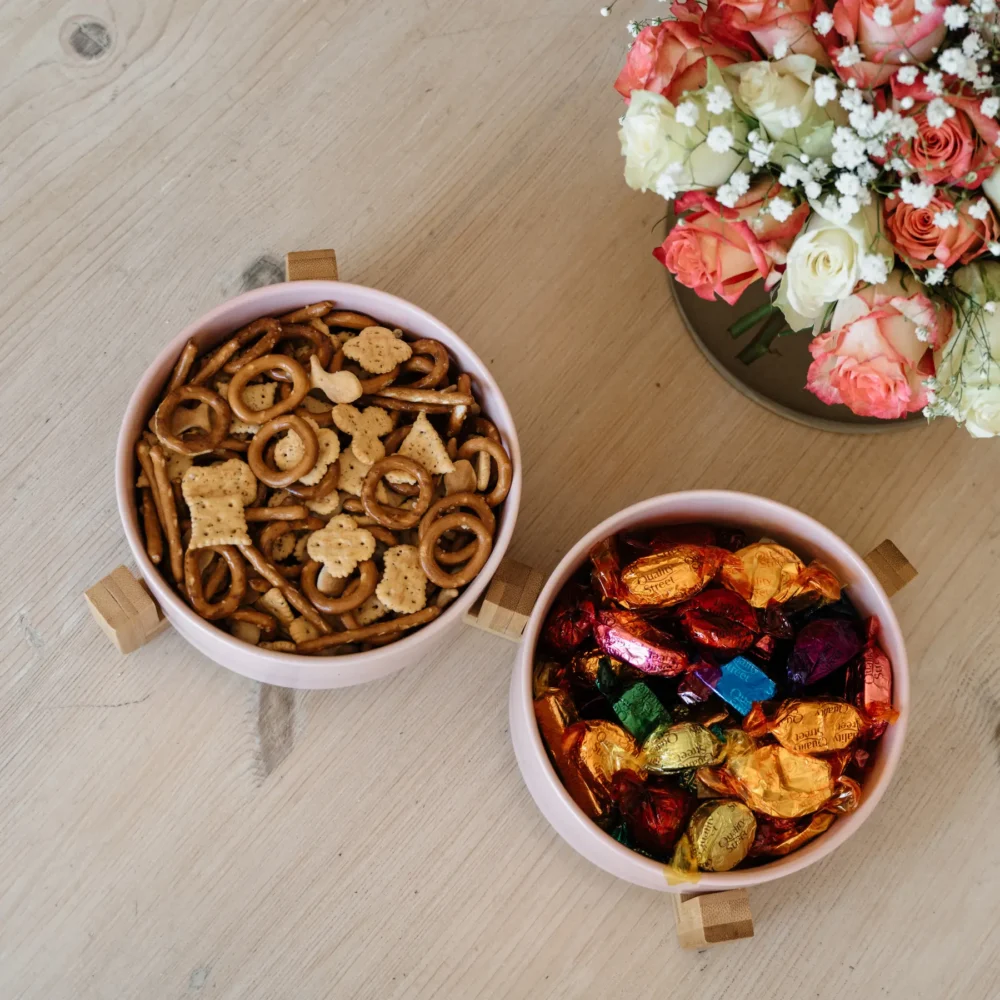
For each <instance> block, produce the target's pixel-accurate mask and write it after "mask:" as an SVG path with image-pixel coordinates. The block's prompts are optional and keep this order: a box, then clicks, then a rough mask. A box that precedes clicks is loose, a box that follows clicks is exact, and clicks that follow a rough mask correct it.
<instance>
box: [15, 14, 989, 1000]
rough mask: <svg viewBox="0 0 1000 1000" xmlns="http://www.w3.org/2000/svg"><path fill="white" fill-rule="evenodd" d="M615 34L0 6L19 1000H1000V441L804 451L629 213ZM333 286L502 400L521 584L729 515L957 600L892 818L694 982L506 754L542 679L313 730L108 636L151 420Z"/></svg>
mask: <svg viewBox="0 0 1000 1000" xmlns="http://www.w3.org/2000/svg"><path fill="white" fill-rule="evenodd" d="M598 6H599V2H598V0H507V2H506V3H486V2H485V0H479V2H465V3H463V2H461V0H420V2H418V0H412V2H411V0H408V2H407V3H405V4H403V3H393V2H390V0H383V2H371V3H364V2H361V0H305V2H293V0H287V2H275V0H268V2H265V0H244V2H237V0H215V2H212V3H204V2H203V0H173V2H171V3H152V2H147V3H139V2H138V0H92V2H89V3H88V4H87V5H85V7H84V6H82V5H81V7H75V6H73V5H67V4H64V3H59V2H54V0H52V2H49V0H37V2H34V3H28V2H26V0H7V2H6V3H3V4H0V123H2V127H0V147H2V156H0V190H2V201H0V212H2V218H3V225H2V228H0V260H2V262H3V263H2V272H3V281H2V282H0V321H2V325H0V336H2V344H3V356H2V366H0V371H2V375H3V377H2V380H0V394H2V403H3V413H4V415H5V425H4V433H3V437H2V442H0V491H2V496H3V509H4V511H5V529H6V530H5V538H4V551H3V567H4V574H3V577H4V586H3V589H2V593H0V620H2V621H3V623H4V630H5V631H4V635H5V645H4V656H3V658H2V661H0V670H2V675H0V997H2V998H3V1000H8V998H11V1000H13V998H45V1000H59V998H72V1000H78V998H114V1000H122V998H131V997H136V998H139V997H141V998H144V1000H145V998H161V997H163V998H171V997H185V998H190V997H200V996H211V997H214V998H269V1000H270V998H284V997H289V998H296V1000H306V998H314V997H315V998H319V997H338V998H339V997H352V996H358V997H377V998H379V1000H390V998H397V997H417V998H427V997H432V996H433V997H461V998H466V997H475V996H485V997H532V998H536V997H607V996H622V997H630V998H631V997H650V998H657V1000H660V998H663V997H670V998H671V1000H684V998H702V997H730V996H732V997H739V998H741V1000H757V998H759V1000H765V998H767V1000H771V998H785V997H810V998H813V997H818V998H824V1000H825V998H842V997H844V996H854V997H863V998H868V997H879V998H881V997H899V998H906V1000H915V998H928V1000H938V998H950V997H960V998H962V1000H991V998H996V997H997V996H998V995H1000V861H998V853H997V830H998V829H1000V784H998V782H997V768H998V764H1000V671H998V670H997V663H998V660H1000V622H998V617H1000V616H998V612H997V593H998V590H1000V518H998V513H997V511H998V505H997V493H998V486H1000V444H998V443H996V442H992V443H991V442H983V441H973V440H971V439H970V438H968V437H967V435H966V434H965V432H964V431H961V430H958V429H956V428H954V427H953V426H952V425H950V424H946V423H942V424H940V425H937V426H933V427H930V428H929V429H926V430H924V429H921V430H915V431H908V432H905V433H900V434H892V435H884V436H876V437H871V438H868V437H855V436H840V435H834V434H829V433H824V432H820V431H815V430H811V429H808V428H804V427H800V426H797V425H795V424H792V423H788V422H785V421H783V420H781V419H780V418H778V417H776V416H774V415H772V414H771V413H768V412H766V411H765V410H763V409H760V408H758V407H757V406H755V405H754V404H753V403H751V402H749V401H748V400H746V399H744V398H743V397H742V396H741V395H740V394H739V393H737V392H736V391H734V390H733V389H732V388H730V387H729V386H728V385H727V384H726V383H725V382H724V381H723V380H722V379H720V378H719V377H718V376H717V375H716V374H715V373H714V372H713V371H712V370H711V369H710V367H709V366H708V364H707V362H706V361H705V360H704V359H703V358H702V356H701V355H700V353H699V352H698V350H697V349H696V348H695V347H694V346H693V344H692V343H691V342H690V340H689V339H688V336H687V334H686V333H685V332H684V330H683V328H682V325H681V324H680V322H679V321H678V318H677V314H676V311H675V309H674V307H673V305H672V303H671V301H670V299H669V296H668V292H667V282H666V278H665V275H664V272H663V270H662V268H661V267H660V265H659V264H658V263H656V261H654V260H653V258H652V257H651V256H650V249H651V247H652V246H653V244H654V242H655V232H654V231H655V229H656V226H657V223H658V221H659V219H660V218H661V217H662V215H663V206H662V204H660V203H658V201H657V199H656V198H655V197H654V196H652V195H649V196H640V195H637V194H633V193H632V192H630V191H629V190H628V189H627V188H626V187H625V185H624V183H623V182H622V180H621V164H620V161H619V155H618V149H617V140H616V137H615V131H616V117H617V116H618V115H619V114H620V112H621V107H620V104H619V102H618V99H617V96H616V95H615V93H614V91H613V90H612V89H611V82H612V80H613V78H614V75H615V73H616V72H617V69H618V64H619V61H620V59H621V56H622V54H623V52H624V47H625V44H626V42H627V36H626V35H625V33H624V31H623V30H622V29H623V27H624V22H625V20H626V19H627V17H629V16H634V15H635V14H637V13H641V12H642V7H643V5H642V4H634V5H633V7H632V8H627V9H626V8H625V7H624V0H623V7H622V10H619V9H617V8H616V10H615V11H614V12H613V13H612V16H611V17H610V18H607V19H604V18H601V17H600V16H599V15H598V12H597V7H598ZM647 6H648V7H650V8H652V10H650V11H646V13H657V12H659V11H660V9H661V8H659V7H658V5H657V4H655V3H648V4H647ZM83 13H86V14H89V15H92V17H90V18H84V19H82V21H81V20H78V21H76V22H72V23H68V22H70V18H71V17H73V16H74V15H79V14H83ZM98 21H99V22H103V24H104V25H105V26H106V30H103V31H102V30H101V29H100V27H99V26H98V27H95V26H94V24H95V22H98ZM81 52H82V53H83V55H80V54H78V53H81ZM84 57H86V58H84ZM303 247H336V248H337V252H338V258H339V262H340V269H341V274H342V276H343V277H344V278H345V279H347V280H352V281H357V282H360V283H363V284H370V285H375V286H378V287H380V288H384V289H386V290H388V291H391V292H395V293H397V294H399V295H402V296H404V297H406V298H409V299H412V300H413V301H415V302H417V303H419V304H420V305H422V306H424V307H425V308H426V309H428V310H430V311H431V312H433V313H435V314H436V315H437V316H439V317H441V319H443V320H444V321H445V322H447V323H448V324H450V325H451V326H452V327H453V328H454V329H455V330H457V331H459V332H460V333H461V334H462V335H463V336H464V337H465V338H466V339H467V340H468V341H469V342H470V343H471V344H472V346H473V347H474V348H475V349H476V350H477V351H478V352H479V353H480V354H481V355H482V357H483V358H484V359H485V360H486V361H487V362H488V363H489V364H490V365H491V366H492V368H493V371H494V373H495V374H496V376H497V379H498V381H499V382H500V385H501V386H502V387H503V389H504V390H505V392H506V394H507V397H508V400H509V402H510V404H511V408H512V410H513V412H514V414H515V418H516V419H517V421H518V426H519V430H520V434H521V442H522V447H523V451H524V461H525V469H524V471H525V491H524V496H525V500H524V504H523V507H522V510H521V515H520V520H519V524H518V530H517V533H516V537H515V540H514V543H513V546H512V548H511V553H510V554H511V555H512V556H514V557H515V558H517V559H519V560H521V561H522V562H524V563H526V564H528V565H531V566H533V567H535V568H537V569H538V570H540V571H543V572H546V573H547V572H548V571H549V570H550V569H551V568H552V567H553V566H554V565H555V563H556V561H557V560H558V558H559V557H560V555H561V554H562V553H563V552H564V551H565V550H566V548H567V547H568V546H569V545H570V544H572V542H574V541H575V540H576V539H577V538H578V537H579V536H580V535H581V534H582V533H583V532H584V531H586V530H587V529H589V528H590V527H591V526H592V525H594V524H595V523H596V522H597V521H598V520H600V519H601V518H603V517H605V516H606V515H608V514H610V513H612V512H613V511H615V510H616V509H618V508H619V507H621V506H623V505H624V504H627V503H630V502H632V501H635V500H638V499H640V498H643V497H648V496H651V495H653V494H656V493H659V492H663V491H667V490H676V489H684V488H688V487H724V488H735V489H743V490H749V491H752V492H758V493H764V494H767V495H769V496H772V497H775V498H776V499H778V500H781V501H784V502H786V503H789V504H792V505H794V506H797V507H800V508H802V509H804V510H805V511H807V512H808V513H810V514H812V515H813V516H815V517H817V518H818V519H820V520H821V521H823V522H825V523H826V524H828V525H829V526H830V527H831V528H832V529H833V530H835V531H837V532H838V533H840V534H841V535H842V536H844V537H845V538H846V539H848V540H849V541H850V542H852V543H853V544H854V545H855V547H856V548H857V549H858V550H859V551H862V552H865V551H867V550H868V549H870V548H871V547H872V546H873V545H875V544H876V543H877V542H879V541H881V539H883V538H885V537H891V538H892V539H893V540H894V541H895V542H896V543H897V544H898V545H899V547H900V549H901V550H902V551H903V552H904V553H905V554H906V556H907V558H909V559H910V561H911V562H912V563H913V564H914V565H915V566H917V567H918V569H919V570H920V575H919V577H917V579H916V580H915V581H914V582H913V583H911V584H910V585H909V586H907V587H906V589H905V590H904V591H902V592H900V594H898V595H897V597H896V598H895V605H896V607H897V608H898V611H899V615H900V618H901V621H902V623H903V626H904V629H905V632H906V634H907V637H908V642H909V650H910V655H911V659H912V673H913V695H914V697H913V714H912V721H911V727H910V732H909V738H908V745H907V748H906V752H905V755H904V758H903V761H902V764H901V767H900V770H899V774H898V778H897V781H896V782H895V784H894V787H893V788H892V789H891V790H890V792H889V793H888V795H887V796H886V798H885V799H884V800H883V802H882V803H881V805H880V806H879V808H878V810H877V811H876V813H875V814H874V816H873V817H872V819H871V820H870V821H869V822H868V823H867V824H866V825H865V827H864V829H863V830H862V831H861V832H860V833H859V834H858V835H857V836H855V837H854V838H853V839H852V840H851V841H850V842H849V843H848V844H846V845H845V846H844V847H843V848H842V849H840V850H839V851H837V852H836V854H835V855H834V856H832V857H831V858H829V859H828V860H826V861H825V862H824V863H822V864H820V865H818V866H814V867H813V868H811V869H809V870H808V871H806V872H804V873H802V874H800V875H797V876H794V877H791V878H787V879H785V880H782V881H780V882H775V883H771V884H769V885H767V886H764V887H761V888H758V889H755V890H754V891H753V893H752V905H753V913H754V924H755V937H753V938H752V939H750V940H746V941H739V942H736V943H733V944H727V945H724V946H722V947H718V948H714V949H711V950H709V951H705V952H686V951H682V950H681V948H680V947H679V945H678V943H677V940H676V937H675V933H674V927H673V914H672V907H671V902H670V899H669V898H668V897H666V896H665V895H662V894H658V893H653V892H648V891H644V890H641V889H638V888H633V887H631V886H629V885H627V884H626V883H624V882H621V881H618V880H616V879H614V878H612V877H611V876H609V875H606V874H604V873H603V872H601V871H599V870H598V869H596V868H594V867H593V866H591V865H590V864H589V863H588V862H586V861H584V860H583V859H582V858H580V857H578V856H577V855H576V854H574V852H573V851H572V850H570V848H568V847H567V846H565V845H564V844H563V843H562V842H561V841H560V840H559V838H558V837H557V836H556V834H555V833H554V832H553V831H552V830H551V828H550V827H549V826H548V824H547V823H546V822H545V821H544V820H543V819H542V817H541V816H540V814H539V813H538V811H537V810H536V809H535V807H534V805H533V803H532V801H531V799H530V797H529V796H528V794H527V792H526V791H525V788H524V786H523V784H522V782H521V779H520V776H519V773H518V771H517V767H516V764H515V762H514V756H513V753H512V751H511V748H510V744H509V742H508V737H507V684H508V679H509V674H510V667H511V664H512V661H513V656H514V651H513V649H512V647H511V645H510V643H509V642H507V641H505V640H504V639H501V638H496V637H492V636H489V635H487V634H484V633H482V632H478V631H476V630H474V629H468V630H466V631H465V632H464V633H463V634H462V635H461V637H460V638H459V639H458V640H457V641H456V642H454V643H453V644H451V645H450V646H447V647H445V648H442V649H441V650H440V651H439V652H438V653H437V654H435V655H433V656H428V657H427V658H426V659H425V660H424V661H423V662H420V663H415V664H414V665H413V666H411V667H409V668H407V669H406V670H404V671H402V672H400V673H399V674H397V675H395V676H394V677H392V678H391V679H389V680H386V681H383V682H380V683H376V684H372V685H368V686H364V687H358V688H353V689H349V690H344V691H333V692H328V693H320V694H305V695H303V694H294V695H293V694H291V693H290V692H287V691H282V690H277V689H273V688H263V689H262V688H261V687H259V686H258V685H256V684H253V683H250V682H248V681H245V680H243V679H241V678H239V677H237V676H235V675H232V674H229V673H227V672H225V671H224V670H222V669H219V668H217V667H215V666H213V665H212V664H211V663H209V662H208V661H207V660H205V659H204V658H203V657H202V656H200V655H199V654H198V653H196V652H194V651H193V650H192V649H191V648H190V647H188V646H187V645H186V644H185V643H184V641H183V640H182V639H181V638H180V637H179V636H178V635H176V634H173V633H172V632H168V633H166V634H164V635H163V636H161V637H159V638H158V639H156V640H155V641H154V642H153V643H152V644H150V645H149V646H148V647H146V648H144V649H142V650H140V651H139V652H137V653H135V654H133V655H132V656H130V657H128V658H124V657H121V656H120V655H119V654H118V653H116V652H115V651H114V650H112V649H111V648H110V647H109V645H108V640H107V638H106V637H105V635H104V634H103V633H102V632H101V631H100V630H99V629H98V628H97V626H96V625H95V624H94V622H93V621H92V619H91V617H90V615H89V614H88V612H87V609H86V607H85V605H84V603H83V602H82V601H81V600H80V596H79V595H80V594H81V592H82V591H83V590H85V589H86V588H87V587H88V586H89V585H90V584H92V583H93V582H95V581H96V580H98V579H99V578H100V577H102V576H104V575H105V574H106V573H108V572H109V571H110V570H111V569H113V568H114V567H115V566H117V565H118V564H119V563H120V562H122V561H123V559H124V558H125V556H126V546H125V542H124V539H123V537H122V532H121V528H120V525H119V520H118V514H117V511H116V509H115V503H114V496H113V486H112V454H113V448H114V441H115V436H116V434H117V431H118V421H119V418H120V415H121V413H122V411H123V409H124V406H125V402H126V400H127V398H128V396H129V394H130V392H131V391H132V387H133V385H134V384H135V381H136V380H137V378H138V377H139V375H140V374H141V373H142V371H143V370H144V368H145V367H146V365H147V364H148V363H149V361H150V360H151V359H152V358H153V356H154V355H155V354H156V352H157V351H158V350H159V349H160V347H161V345H162V344H163V343H164V341H165V340H166V338H168V337H170V336H172V335H173V334H174V333H175V332H176V331H177V330H178V329H180V328H181V327H182V326H183V325H184V324H186V323H187V322H189V321H190V320H191V319H192V318H194V317H196V316H198V315H199V314H201V313H202V312H204V311H205V310H207V309H208V308H210V307H212V306H214V305H216V304H217V303H218V302H220V301H221V300H222V299H224V298H226V297H227V296H230V295H232V294H234V293H236V292H239V291H240V290H241V289H243V288H247V287H250V286H252V285H255V284H259V283H262V282H266V281H274V280H280V279H281V278H282V270H283V269H282V264H283V256H284V253H285V251H286V250H289V249H297V248H303Z"/></svg>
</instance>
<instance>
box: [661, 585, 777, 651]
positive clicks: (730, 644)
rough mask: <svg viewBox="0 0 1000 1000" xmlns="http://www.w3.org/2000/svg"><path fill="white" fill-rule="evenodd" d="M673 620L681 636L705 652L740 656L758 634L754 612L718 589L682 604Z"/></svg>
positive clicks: (722, 589)
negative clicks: (678, 624)
mask: <svg viewBox="0 0 1000 1000" xmlns="http://www.w3.org/2000/svg"><path fill="white" fill-rule="evenodd" d="M677 616H678V618H679V620H680V624H681V628H682V629H683V630H684V634H685V635H686V636H687V637H688V638H689V639H690V640H691V641H692V642H696V643H698V644H699V645H701V646H706V647H708V648H709V649H717V650H727V651H730V652H735V653H741V652H742V651H743V650H745V649H746V648H747V647H748V646H750V644H751V643H752V642H753V641H754V638H755V636H756V635H757V633H758V632H759V631H760V628H759V626H758V624H757V614H756V612H755V611H754V609H753V608H752V607H750V605H749V604H748V603H747V602H746V601H744V600H743V598H742V597H740V595H739V594H736V593H734V592H733V591H731V590H726V589H725V588H722V587H714V588H712V589H710V590H703V591H702V592H701V593H700V594H697V595H695V596H694V597H692V598H691V599H690V600H687V601H685V602H684V603H683V604H682V605H681V606H680V607H679V608H678V611H677Z"/></svg>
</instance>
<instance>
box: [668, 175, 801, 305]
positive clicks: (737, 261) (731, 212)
mask: <svg viewBox="0 0 1000 1000" xmlns="http://www.w3.org/2000/svg"><path fill="white" fill-rule="evenodd" d="M781 191H782V188H780V187H779V186H778V185H776V184H775V183H774V182H773V181H772V180H771V179H770V178H767V177H765V178H763V179H762V180H761V181H759V182H758V183H757V184H756V185H754V187H752V188H751V189H750V190H749V191H748V192H747V193H746V194H745V195H744V196H743V197H742V198H740V200H739V201H738V202H737V203H736V206H735V208H726V207H725V206H723V205H720V204H719V203H718V202H717V201H716V200H715V199H714V198H713V197H712V196H711V195H710V194H708V193H707V192H705V191H689V192H688V193H687V194H684V195H681V197H679V198H678V199H677V201H676V202H675V203H674V209H675V211H676V212H677V214H678V216H680V215H681V214H682V213H689V214H686V215H684V216H683V218H679V219H678V221H677V224H676V225H675V226H674V228H673V229H671V230H670V233H669V234H668V235H667V238H666V239H665V240H664V241H663V245H662V246H659V247H657V248H656V249H655V250H654V251H653V256H654V257H656V259H657V260H658V261H659V262H660V263H661V264H663V266H664V267H666V268H667V270H668V271H670V273H671V274H673V275H674V276H675V277H676V278H677V280H678V281H679V282H680V283H681V284H682V285H687V287H688V288H693V289H694V290H695V292H697V293H698V295H700V296H701V297H702V298H703V299H709V300H711V299H713V298H714V297H715V296H718V297H719V298H720V299H724V300H725V301H726V302H728V303H729V304H730V305H734V304H735V303H736V301H737V299H739V297H740V296H741V295H742V294H743V292H744V291H746V289H747V287H748V286H749V285H752V284H753V283H754V282H755V281H758V280H759V279H761V278H763V279H764V286H765V287H766V288H771V287H772V286H773V285H774V284H776V283H777V281H778V279H779V278H780V277H781V272H780V271H779V270H778V268H777V267H776V265H782V264H784V262H785V258H786V256H787V254H788V248H789V247H790V246H791V245H792V242H793V241H794V239H795V237H796V236H797V235H798V233H799V230H800V229H801V228H802V226H803V224H804V223H805V220H806V218H807V217H808V215H809V206H808V205H806V204H802V205H799V206H798V207H797V208H796V209H795V211H794V212H793V213H792V214H791V216H789V218H788V219H786V220H785V221H784V222H778V221H777V220H776V219H774V218H772V217H771V215H770V214H765V213H764V212H763V211H762V209H763V208H764V205H765V201H766V199H768V198H774V197H777V195H779V194H780V193H781Z"/></svg>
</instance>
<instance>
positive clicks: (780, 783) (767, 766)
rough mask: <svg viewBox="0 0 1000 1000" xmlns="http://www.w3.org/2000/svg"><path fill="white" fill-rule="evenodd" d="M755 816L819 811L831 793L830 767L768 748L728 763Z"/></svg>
mask: <svg viewBox="0 0 1000 1000" xmlns="http://www.w3.org/2000/svg"><path fill="white" fill-rule="evenodd" d="M726 767H727V768H728V769H729V773H730V774H731V775H732V776H733V777H734V778H735V779H736V780H737V781H738V782H739V784H740V787H741V789H742V791H743V800H744V801H745V802H746V804H747V805H748V806H750V808H751V809H753V810H754V812H761V813H765V814H766V815H768V816H779V817H783V818H786V819H787V818H794V817H796V816H805V815H807V814H808V813H811V812H815V811H816V810H817V809H819V808H820V806H822V805H823V804H824V803H825V802H826V801H827V800H828V799H829V798H830V796H831V795H833V792H834V782H833V776H832V774H831V771H830V765H829V764H828V763H827V762H826V761H825V760H821V759H820V758H818V757H808V756H806V755H805V754H799V753H793V752H792V751H791V750H786V749H785V748H784V747H783V746H780V745H774V744H771V745H769V746H763V747H758V748H757V749H756V750H753V751H751V752H750V753H748V754H744V755H742V756H737V757H734V758H733V759H731V760H729V761H727V764H726Z"/></svg>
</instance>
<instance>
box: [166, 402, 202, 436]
mask: <svg viewBox="0 0 1000 1000" xmlns="http://www.w3.org/2000/svg"><path fill="white" fill-rule="evenodd" d="M195 427H197V428H198V430H201V431H210V430H211V429H212V415H211V412H210V411H209V409H208V403H199V404H198V405H197V406H178V407H177V408H176V409H175V410H174V413H173V416H172V417H171V418H170V430H171V431H172V432H173V433H174V434H176V435H177V436H178V437H180V436H181V435H182V434H183V433H184V432H185V431H189V430H192V429H194V428H195Z"/></svg>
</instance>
